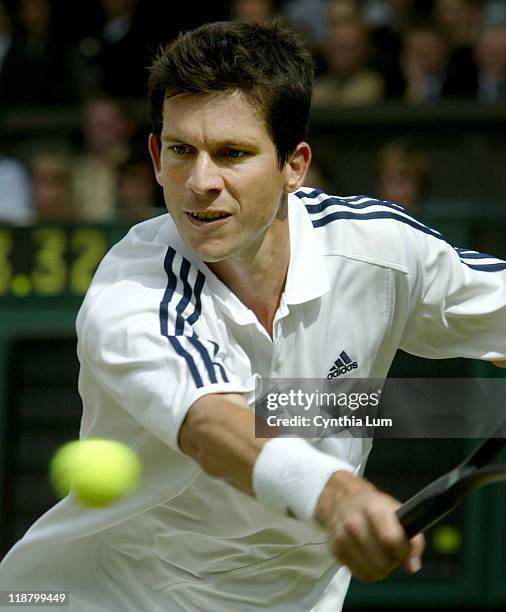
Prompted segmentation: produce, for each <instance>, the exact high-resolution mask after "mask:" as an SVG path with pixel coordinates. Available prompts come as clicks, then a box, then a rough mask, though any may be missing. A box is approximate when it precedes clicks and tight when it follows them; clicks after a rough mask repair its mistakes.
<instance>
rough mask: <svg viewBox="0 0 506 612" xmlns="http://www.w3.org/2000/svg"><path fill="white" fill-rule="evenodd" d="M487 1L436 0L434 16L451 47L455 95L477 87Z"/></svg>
mask: <svg viewBox="0 0 506 612" xmlns="http://www.w3.org/2000/svg"><path fill="white" fill-rule="evenodd" d="M484 7H485V2H484V0H435V3H434V12H433V19H434V24H435V26H436V28H437V29H438V30H439V32H440V33H441V35H442V37H443V38H444V40H445V42H446V44H447V46H448V52H449V54H448V66H447V74H448V81H449V83H451V86H450V89H451V92H452V95H457V96H472V95H474V92H475V90H476V64H475V62H474V46H475V43H476V40H477V37H478V33H479V31H480V27H481V25H482V23H483V19H484Z"/></svg>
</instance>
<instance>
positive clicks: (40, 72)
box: [0, 0, 75, 106]
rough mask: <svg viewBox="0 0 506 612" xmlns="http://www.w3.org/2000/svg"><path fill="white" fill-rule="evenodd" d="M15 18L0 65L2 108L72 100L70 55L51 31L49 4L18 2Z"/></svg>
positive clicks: (34, 0) (36, 0) (43, 1)
mask: <svg viewBox="0 0 506 612" xmlns="http://www.w3.org/2000/svg"><path fill="white" fill-rule="evenodd" d="M4 8H5V6H4ZM1 12H2V11H1V10H0V13H1ZM3 13H4V17H3V21H4V32H5V21H6V20H5V11H3ZM16 16H17V27H16V28H15V30H14V33H13V35H12V41H11V44H10V48H9V52H8V53H7V54H6V55H5V56H4V61H3V63H2V72H1V88H2V89H1V94H0V101H1V103H2V105H4V106H13V105H16V106H19V105H24V106H37V105H53V104H68V103H71V102H73V101H75V94H74V87H73V80H72V71H71V67H70V64H69V61H68V56H69V53H68V50H67V48H66V46H65V45H64V43H63V41H62V39H61V37H60V36H59V35H58V32H56V30H55V28H54V25H53V24H54V20H53V9H52V5H51V3H50V1H49V0H21V1H20V2H19V6H18V12H17V15H16ZM1 21H2V17H1V16H0V22H1ZM8 35H9V34H8Z"/></svg>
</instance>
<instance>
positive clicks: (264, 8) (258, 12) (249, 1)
mask: <svg viewBox="0 0 506 612" xmlns="http://www.w3.org/2000/svg"><path fill="white" fill-rule="evenodd" d="M274 14H275V9H274V2H273V0H232V2H231V7H230V19H232V20H235V21H242V22H243V23H265V22H266V21H268V20H269V19H272V18H273V17H274Z"/></svg>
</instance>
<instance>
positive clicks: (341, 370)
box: [327, 351, 358, 380]
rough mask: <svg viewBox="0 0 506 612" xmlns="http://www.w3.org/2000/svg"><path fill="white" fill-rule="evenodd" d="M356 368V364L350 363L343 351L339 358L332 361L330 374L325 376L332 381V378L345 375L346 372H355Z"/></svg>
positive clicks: (354, 362)
mask: <svg viewBox="0 0 506 612" xmlns="http://www.w3.org/2000/svg"><path fill="white" fill-rule="evenodd" d="M357 368H358V363H357V362H356V361H352V360H351V359H350V358H349V357H348V355H347V354H346V353H345V352H344V351H343V352H342V353H341V354H340V355H339V358H338V359H336V360H335V361H334V364H333V366H332V367H331V368H330V372H329V373H328V374H327V379H328V380H332V379H333V378H337V377H338V376H342V375H343V374H347V373H348V372H351V371H352V370H356V369H357Z"/></svg>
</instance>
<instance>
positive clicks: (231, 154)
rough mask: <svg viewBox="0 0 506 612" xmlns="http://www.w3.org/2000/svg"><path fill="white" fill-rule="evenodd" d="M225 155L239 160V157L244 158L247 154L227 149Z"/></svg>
mask: <svg viewBox="0 0 506 612" xmlns="http://www.w3.org/2000/svg"><path fill="white" fill-rule="evenodd" d="M223 155H225V156H226V157H232V158H233V159H238V158H239V157H244V156H245V155H246V153H245V152H244V151H239V149H226V150H225V151H224V152H223Z"/></svg>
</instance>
